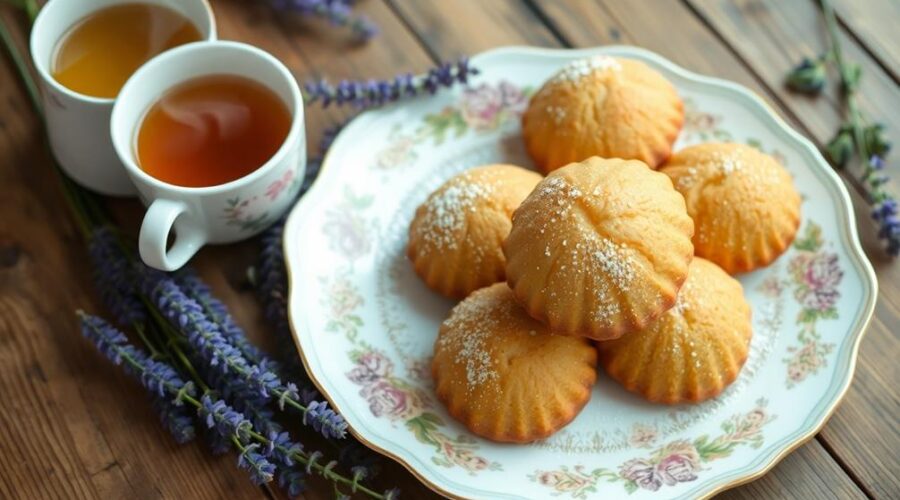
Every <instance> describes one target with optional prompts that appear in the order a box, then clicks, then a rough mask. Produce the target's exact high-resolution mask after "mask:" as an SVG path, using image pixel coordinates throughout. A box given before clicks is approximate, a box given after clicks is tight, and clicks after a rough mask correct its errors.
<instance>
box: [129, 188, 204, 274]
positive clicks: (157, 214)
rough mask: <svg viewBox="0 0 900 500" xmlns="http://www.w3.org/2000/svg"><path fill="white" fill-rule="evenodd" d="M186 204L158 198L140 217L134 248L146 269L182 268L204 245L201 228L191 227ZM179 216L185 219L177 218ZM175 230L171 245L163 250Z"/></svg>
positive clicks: (171, 269) (165, 269)
mask: <svg viewBox="0 0 900 500" xmlns="http://www.w3.org/2000/svg"><path fill="white" fill-rule="evenodd" d="M188 212H189V208H188V206H187V204H185V203H184V202H181V201H172V200H166V199H163V198H159V199H156V200H154V201H153V203H152V204H151V205H150V207H149V208H148V209H147V214H146V215H144V222H143V223H142V224H141V234H140V237H139V238H138V248H139V249H140V252H141V260H143V261H144V263H145V264H147V265H148V266H150V267H153V268H156V269H159V270H162V271H174V270H176V269H178V268H180V267H181V266H183V265H185V264H186V263H187V261H188V260H190V258H191V257H193V256H194V254H195V253H197V250H199V249H200V247H201V246H203V244H204V243H205V242H206V236H205V234H204V233H203V230H202V229H199V228H197V227H192V226H191V225H190V224H188V223H187V222H188V221H187V220H185V217H187V216H189V214H188ZM182 214H184V215H185V217H182V218H181V219H179V216H181V215H182ZM173 227H174V228H175V233H176V234H175V243H174V244H173V245H172V248H170V249H168V251H167V250H166V246H167V243H168V240H169V233H171V232H172V228H173Z"/></svg>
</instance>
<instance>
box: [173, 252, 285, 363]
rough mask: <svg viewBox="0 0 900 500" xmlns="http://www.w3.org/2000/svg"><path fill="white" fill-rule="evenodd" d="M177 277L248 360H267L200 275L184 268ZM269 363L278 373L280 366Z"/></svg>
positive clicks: (269, 361)
mask: <svg viewBox="0 0 900 500" xmlns="http://www.w3.org/2000/svg"><path fill="white" fill-rule="evenodd" d="M176 279H177V283H178V285H180V286H181V288H182V290H184V292H185V293H186V294H187V295H189V296H190V297H191V298H192V299H194V300H195V301H197V303H199V304H200V305H201V306H202V307H203V311H204V312H205V313H206V315H207V316H208V317H209V318H210V319H211V320H212V321H215V322H216V323H217V324H218V325H219V328H220V329H221V332H222V336H224V337H225V339H226V340H228V342H230V343H231V345H233V346H234V347H235V348H237V350H239V351H240V352H241V354H242V355H243V356H244V357H245V358H247V361H249V362H251V363H256V364H259V363H260V362H262V361H264V360H267V358H266V356H265V354H263V352H262V351H261V350H260V349H259V348H257V347H256V346H254V345H253V344H252V343H250V341H249V340H248V339H247V335H246V334H245V333H244V330H243V329H242V328H241V327H240V326H238V325H237V323H235V322H234V318H233V317H232V316H231V313H229V312H228V308H227V307H226V306H225V304H223V303H222V302H221V301H220V300H219V299H217V298H215V297H214V296H213V295H212V291H211V290H210V288H209V286H207V285H206V283H204V282H203V280H202V279H200V276H198V275H197V273H196V272H195V271H194V270H193V269H190V268H186V269H182V270H181V271H179V272H178V274H177V276H176ZM267 363H268V364H269V366H270V368H271V370H272V371H274V372H276V373H277V372H278V371H279V370H280V367H279V366H278V364H277V363H275V362H274V361H271V360H267Z"/></svg>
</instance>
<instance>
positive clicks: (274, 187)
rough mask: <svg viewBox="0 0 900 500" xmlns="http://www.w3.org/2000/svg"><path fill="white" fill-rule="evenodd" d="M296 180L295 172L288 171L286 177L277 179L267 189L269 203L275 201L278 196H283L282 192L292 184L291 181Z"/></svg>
mask: <svg viewBox="0 0 900 500" xmlns="http://www.w3.org/2000/svg"><path fill="white" fill-rule="evenodd" d="M293 179H294V171H293V170H286V171H285V172H284V175H282V176H281V178H280V179H275V180H274V181H272V183H271V184H269V186H268V187H267V188H266V196H267V197H268V198H269V201H275V198H278V195H280V194H281V192H282V191H284V190H285V188H287V187H288V186H290V184H291V180H293Z"/></svg>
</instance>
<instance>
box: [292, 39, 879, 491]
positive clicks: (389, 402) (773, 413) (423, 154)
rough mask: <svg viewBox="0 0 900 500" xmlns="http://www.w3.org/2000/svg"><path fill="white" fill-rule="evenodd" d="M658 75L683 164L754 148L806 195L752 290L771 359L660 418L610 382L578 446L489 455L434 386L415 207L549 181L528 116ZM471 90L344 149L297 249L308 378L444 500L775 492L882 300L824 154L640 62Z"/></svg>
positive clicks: (564, 56)
mask: <svg viewBox="0 0 900 500" xmlns="http://www.w3.org/2000/svg"><path fill="white" fill-rule="evenodd" d="M594 54H609V55H616V56H625V57H632V58H636V59H640V60H642V61H644V62H646V63H648V64H649V65H651V66H652V67H654V68H656V69H657V70H659V71H660V72H662V73H663V74H664V75H665V76H666V77H667V78H668V79H669V80H671V81H672V82H673V83H674V84H675V86H676V87H677V88H678V90H679V92H680V93H681V95H682V97H683V98H684V101H685V105H686V117H685V124H684V130H683V131H682V133H681V136H680V137H679V138H678V143H677V145H676V149H677V148H679V147H682V146H685V145H688V144H694V143H698V142H705V141H737V142H742V143H747V144H750V145H753V146H755V147H757V148H760V149H762V150H764V151H765V152H767V153H769V154H771V155H773V156H775V157H776V158H778V159H779V160H780V161H781V162H782V163H783V164H784V165H785V166H786V167H787V168H788V170H790V172H791V174H792V175H793V176H794V179H795V182H796V185H797V186H798V188H799V190H800V192H801V193H802V195H803V198H804V201H803V208H802V212H803V222H802V225H801V227H800V232H799V234H798V235H797V239H796V241H795V242H794V244H793V246H792V248H791V249H790V250H789V251H788V252H787V253H785V254H784V255H782V256H781V257H780V258H779V259H778V260H777V261H776V262H775V263H774V264H772V265H771V266H769V267H767V268H765V269H762V270H759V271H756V272H753V273H750V274H746V275H743V276H740V281H741V283H742V284H743V285H744V291H745V293H746V296H747V299H748V300H749V301H750V303H751V304H752V307H753V330H754V335H753V340H752V343H751V352H750V356H749V359H748V361H747V363H746V365H745V366H744V368H743V370H742V371H741V374H740V376H739V378H738V380H737V381H736V382H735V383H734V384H733V385H732V386H731V387H729V388H728V389H727V390H726V391H725V392H724V393H723V394H722V395H721V396H720V397H718V398H716V399H714V400H711V401H708V402H706V403H703V404H700V405H685V406H674V407H669V406H660V405H654V404H650V403H647V402H644V401H642V400H641V399H639V398H638V397H636V396H634V395H632V394H630V393H628V392H626V391H625V390H623V389H622V388H620V387H619V386H618V385H616V384H615V383H614V382H612V381H611V380H609V379H608V378H605V377H604V376H603V375H602V373H601V374H600V377H599V381H598V383H597V385H596V387H595V388H594V393H593V396H592V398H591V401H590V403H589V404H588V405H587V407H585V409H584V411H583V412H582V413H581V414H580V415H579V416H578V417H577V418H576V419H575V420H574V421H573V422H572V423H571V424H569V425H568V426H567V427H565V428H564V429H563V430H561V431H560V432H558V433H557V434H555V435H553V436H551V437H550V438H548V439H546V440H543V441H540V442H536V443H533V444H530V445H503V444H496V443H492V442H489V441H486V440H484V439H481V438H478V437H476V436H474V435H473V434H471V433H469V432H468V431H467V430H466V429H465V428H464V427H463V426H462V425H460V424H458V423H457V422H456V421H454V420H453V419H452V418H450V417H449V416H448V414H447V412H446V411H445V410H444V408H443V407H442V406H441V404H440V403H439V402H438V401H437V400H436V399H435V397H434V395H433V388H432V381H431V375H430V369H429V363H430V357H431V354H432V345H433V343H434V339H435V336H436V334H437V331H438V326H439V325H440V323H441V321H442V320H443V319H444V318H445V317H446V316H447V313H448V312H449V310H450V308H451V307H453V305H454V303H453V302H452V301H450V300H447V299H445V298H442V297H440V296H438V295H437V294H435V293H432V292H431V291H430V290H428V289H427V288H426V287H425V285H424V284H423V283H422V282H421V281H420V280H419V278H418V277H417V276H416V275H415V273H414V272H413V269H412V266H411V265H410V263H409V262H408V261H407V259H406V256H405V245H406V238H407V228H408V226H409V222H410V220H411V218H412V216H413V213H414V211H415V209H416V207H417V206H418V205H419V204H420V203H421V202H422V201H423V200H425V198H426V197H427V195H428V194H429V193H430V192H431V191H432V190H433V189H435V188H436V187H438V186H439V185H440V184H441V183H442V182H444V181H445V180H446V179H448V178H449V177H451V176H453V175H454V174H456V173H459V172H461V171H462V170H465V169H467V168H470V167H474V166H476V165H480V164H484V163H494V162H508V163H515V164H519V165H531V162H530V161H529V159H528V157H527V156H526V155H525V152H524V149H523V146H522V139H521V136H520V125H519V118H520V115H521V113H522V111H523V109H524V108H525V106H526V105H527V102H528V98H529V96H530V95H531V93H532V92H534V91H535V89H537V88H538V87H539V86H540V85H541V83H542V82H543V81H544V80H546V79H547V78H548V77H549V76H550V75H551V74H552V73H553V72H555V71H556V70H557V69H559V68H560V67H561V66H563V65H564V64H565V63H567V62H569V61H571V60H573V59H576V58H583V57H587V56H591V55H594ZM472 64H473V65H474V66H476V67H478V68H479V69H481V71H482V73H481V75H479V76H478V77H476V78H475V79H473V81H471V82H470V86H469V87H468V88H466V89H460V90H458V91H456V92H446V93H440V94H438V95H436V96H434V97H427V98H422V99H419V100H414V101H411V102H407V103H403V104H402V105H396V106H390V107H387V108H383V109H381V110H377V111H370V112H367V113H364V114H363V115H361V116H360V117H358V118H357V119H355V120H353V122H352V123H351V124H350V125H349V126H348V127H346V129H345V130H344V131H343V132H341V134H340V136H339V137H338V138H337V140H336V141H335V143H334V145H333V146H332V148H331V150H330V152H329V153H328V156H327V158H326V159H325V164H324V169H323V172H322V175H321V178H320V179H319V180H318V181H316V183H315V185H314V186H313V188H312V190H311V191H310V192H309V193H308V194H307V195H306V196H305V197H304V198H303V200H302V201H301V202H300V203H299V204H298V205H297V207H296V208H295V209H294V211H293V213H292V214H291V216H290V219H289V221H288V224H287V228H286V232H285V253H286V258H287V262H288V266H289V270H290V277H291V288H290V316H291V325H292V327H293V331H294V335H295V338H296V340H297V345H298V346H299V349H300V351H301V355H302V357H303V359H304V361H305V364H306V367H307V370H308V371H309V374H310V376H311V377H312V379H313V380H314V382H315V383H316V385H318V387H319V389H321V391H322V393H323V394H324V395H325V397H326V398H328V400H329V401H331V403H332V404H333V406H334V407H335V408H336V409H337V410H338V411H340V413H341V414H342V415H343V416H344V418H346V420H347V422H348V423H349V424H350V428H351V430H352V432H353V434H354V435H356V437H358V438H359V440H360V441H362V442H363V443H365V444H367V445H369V446H370V447H372V448H373V449H375V450H377V451H379V452H381V453H383V454H385V455H388V456H390V457H392V458H394V459H396V460H398V461H399V462H401V463H402V464H403V465H405V466H406V467H407V468H408V469H409V470H410V471H412V472H413V473H414V474H415V475H416V476H418V477H419V478H420V479H421V480H422V481H423V482H424V483H425V484H427V485H429V486H430V487H432V488H433V489H434V490H435V491H437V492H439V493H442V494H444V495H446V496H450V497H466V498H523V497H524V498H536V497H537V498H543V497H558V498H562V499H568V498H575V499H587V498H610V497H613V498H623V497H626V496H628V497H633V498H671V497H683V498H695V497H705V496H709V495H711V494H713V493H715V492H718V491H721V490H723V489H725V488H728V487H731V486H735V485H737V484H741V483H744V482H747V481H750V480H752V479H754V478H756V477H759V476H760V475H762V474H764V473H765V472H766V471H767V470H769V469H770V468H771V467H772V466H773V465H775V463H776V462H778V460H780V459H781V458H783V457H784V456H785V455H786V454H787V453H789V452H790V451H791V450H793V449H794V448H796V447H797V446H799V445H800V444H801V443H803V442H804V441H806V440H807V439H809V438H811V437H812V436H813V435H814V434H815V433H816V432H817V431H818V430H819V428H821V427H822V425H823V424H824V423H825V421H826V420H827V419H828V417H829V416H830V415H831V413H832V411H834V409H835V407H836V406H837V404H838V402H839V401H840V400H841V397H842V396H843V395H844V392H845V391H846V390H847V387H848V386H849V385H850V380H851V378H852V376H853V368H854V365H855V363H856V354H857V348H858V346H859V342H860V338H861V337H862V334H863V331H864V330H865V328H866V325H867V323H868V321H869V318H870V317H871V315H872V310H873V308H874V304H875V299H876V289H877V285H876V282H875V275H874V273H873V271H872V268H871V265H870V264H869V262H868V261H867V260H866V258H865V256H864V255H863V252H862V250H861V249H860V246H859V244H858V241H857V234H856V228H855V224H854V217H853V210H852V208H851V205H850V198H849V197H848V195H847V191H846V189H845V188H844V185H843V184H842V182H841V181H840V179H839V178H838V177H837V176H836V175H835V174H834V172H833V171H832V170H831V168H830V167H829V166H828V165H827V164H826V163H825V161H824V160H823V159H822V157H821V156H820V155H819V153H818V152H817V151H816V149H815V148H814V147H813V145H812V144H811V143H810V142H809V141H808V140H806V139H804V138H803V137H801V136H800V135H799V134H798V133H797V132H794V131H793V130H791V129H790V128H788V126H787V125H786V124H785V123H784V122H783V121H782V120H781V119H780V118H779V117H778V116H777V115H775V113H774V112H773V111H772V110H771V109H770V108H769V107H768V106H766V104H765V103H764V102H763V101H762V100H761V99H760V98H759V97H757V96H756V95H755V94H753V93H752V92H750V91H748V90H747V89H745V88H743V87H741V86H738V85H736V84H734V83H730V82H726V81H723V80H717V79H714V78H707V77H703V76H699V75H696V74H694V73H691V72H689V71H686V70H684V69H682V68H680V67H678V66H676V65H675V64H673V63H671V62H669V61H667V60H666V59H663V58H662V57H660V56H658V55H656V54H653V53H651V52H648V51H646V50H641V49H637V48H631V47H602V48H597V49H588V50H548V49H536V48H518V47H513V48H505V49H499V50H493V51H490V52H487V53H484V54H481V55H479V56H478V57H475V58H474V59H473V61H472Z"/></svg>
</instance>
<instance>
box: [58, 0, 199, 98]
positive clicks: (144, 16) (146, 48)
mask: <svg viewBox="0 0 900 500" xmlns="http://www.w3.org/2000/svg"><path fill="white" fill-rule="evenodd" d="M54 1H64V0H54ZM200 39H202V36H201V34H200V31H199V30H198V29H197V27H196V26H194V24H193V23H191V21H190V20H189V19H188V18H187V17H185V16H184V15H182V14H180V13H178V12H176V11H174V10H172V9H170V8H168V7H163V6H160V5H153V4H142V3H129V4H122V5H115V6H112V7H106V8H104V9H100V10H98V11H96V12H94V13H92V14H89V15H88V16H87V17H85V18H84V19H82V20H81V21H79V22H78V23H76V24H75V26H73V27H72V28H71V29H70V30H69V32H68V33H66V34H65V35H64V36H63V37H62V38H61V39H60V40H59V42H58V43H57V47H56V51H55V54H54V57H53V62H52V64H51V68H50V71H51V73H52V75H53V78H54V79H55V80H56V81H57V82H59V83H61V84H62V85H64V86H65V87H68V88H69V89H71V90H74V91H75V92H78V93H81V94H84V95H89V96H93V97H105V98H114V97H116V95H118V93H119V90H121V88H122V85H124V84H125V81H126V80H128V78H129V77H130V76H131V74H132V73H134V72H135V70H137V69H138V68H139V67H140V66H141V65H142V64H144V63H145V62H147V61H148V60H150V59H151V58H152V57H153V56H155V55H157V54H159V53H161V52H163V51H165V50H167V49H170V48H172V47H176V46H178V45H183V44H185V43H189V42H196V41H198V40H200Z"/></svg>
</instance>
